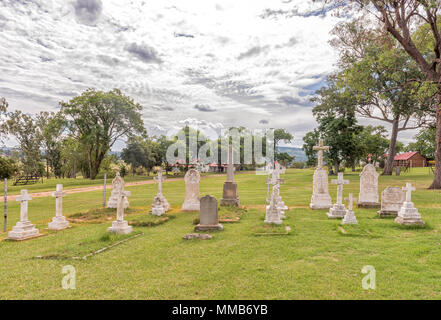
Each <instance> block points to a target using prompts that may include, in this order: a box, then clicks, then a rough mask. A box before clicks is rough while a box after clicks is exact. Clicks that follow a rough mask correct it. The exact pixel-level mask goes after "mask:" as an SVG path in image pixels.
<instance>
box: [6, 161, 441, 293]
mask: <svg viewBox="0 0 441 320" xmlns="http://www.w3.org/2000/svg"><path fill="white" fill-rule="evenodd" d="M312 175H313V171H312V170H288V171H287V174H286V175H284V176H283V178H284V179H285V184H283V185H282V186H281V195H282V197H283V200H284V201H285V203H286V204H287V205H288V206H289V207H290V210H289V211H287V213H286V215H287V219H286V220H284V225H285V226H290V227H291V232H290V233H289V234H288V235H273V236H270V235H267V236H257V235H255V234H254V232H255V231H256V230H259V231H261V230H264V228H262V226H263V219H264V215H265V214H264V204H265V198H266V190H267V186H266V184H265V180H266V176H260V175H255V174H254V173H252V172H251V173H244V174H239V175H236V177H235V179H236V181H237V182H238V186H239V195H240V198H241V202H242V204H243V205H244V206H245V207H246V208H247V212H246V213H244V214H243V215H242V216H241V220H240V221H239V222H238V223H225V224H224V230H223V231H221V232H214V233H212V235H213V236H214V238H213V239H211V240H205V241H200V240H189V241H188V240H183V239H182V237H183V236H184V235H185V234H187V233H190V232H192V231H193V227H194V225H193V221H194V219H195V218H196V217H197V213H194V212H193V213H192V212H187V213H182V212H180V210H179V208H180V206H181V205H182V202H183V199H184V195H185V187H184V182H183V181H182V180H181V181H169V182H166V183H164V194H165V196H166V198H167V199H168V200H169V202H170V204H171V205H172V207H173V210H172V211H171V213H170V214H169V215H168V216H167V218H168V219H164V221H157V220H155V219H154V218H152V217H151V216H148V210H149V208H150V205H151V203H152V201H153V196H154V195H155V194H156V190H157V186H156V185H155V184H150V185H142V186H134V187H127V190H130V191H132V196H131V197H130V198H129V201H130V205H131V209H130V210H128V215H127V219H128V220H136V221H138V222H148V223H146V225H149V226H136V227H134V235H137V237H135V238H133V239H130V240H127V241H126V242H123V243H121V244H119V245H117V246H115V247H113V248H110V249H108V250H106V251H104V252H102V253H99V254H96V255H94V256H92V257H90V258H88V259H87V260H77V259H74V258H75V257H81V256H84V255H86V254H87V253H89V252H92V251H96V250H99V249H101V248H103V247H106V246H109V245H111V244H113V243H115V242H116V241H119V240H124V238H127V237H113V236H112V237H111V236H109V235H108V234H107V232H106V229H107V228H108V227H109V226H110V224H111V220H112V216H111V215H112V214H113V212H112V210H106V211H105V212H101V211H100V210H95V211H92V212H98V214H97V216H98V215H99V214H101V213H102V216H103V217H104V218H103V219H104V220H102V221H99V219H98V220H97V221H93V220H92V221H85V222H83V223H73V224H72V226H73V227H72V228H70V229H68V230H64V231H60V232H48V231H47V230H44V228H46V227H47V224H48V222H49V221H50V220H51V218H52V217H53V216H54V214H55V213H54V212H55V199H54V198H52V197H45V198H35V199H34V200H32V201H30V202H29V218H30V220H31V221H32V222H33V223H36V224H37V227H38V228H39V229H40V232H41V233H42V234H44V236H42V237H40V238H35V239H32V240H28V241H24V242H10V241H1V242H0V261H1V264H0V288H1V290H0V298H2V299H440V298H441V201H440V195H441V192H440V191H433V190H427V187H428V186H429V185H430V183H431V180H432V176H431V175H430V173H429V171H428V169H427V168H421V169H413V170H412V171H411V172H409V173H404V174H402V175H401V176H400V177H395V176H390V177H384V176H380V178H379V179H380V188H379V189H380V192H381V190H383V189H384V188H385V187H386V186H389V185H390V186H404V184H405V183H406V182H412V183H413V184H414V185H415V186H416V188H417V191H416V192H414V193H413V198H412V200H413V202H414V203H415V205H416V207H417V208H418V209H419V211H420V213H421V215H422V217H423V220H424V221H425V222H426V228H424V229H419V228H409V227H407V228H406V227H402V226H400V225H397V224H395V223H394V221H393V219H380V218H378V217H377V215H376V209H357V210H355V214H356V216H357V219H358V221H359V226H343V227H341V226H340V224H339V223H340V222H339V221H335V220H329V219H328V218H327V216H326V214H325V213H326V211H324V210H321V211H320V210H319V211H313V210H310V209H309V201H310V197H311V192H312ZM345 178H346V179H349V180H350V182H351V183H350V184H349V185H345V188H344V196H345V197H347V195H348V193H349V192H353V193H354V195H355V196H356V195H358V190H359V172H355V173H352V172H349V171H346V173H345ZM224 180H225V177H224V176H212V177H209V178H205V179H202V180H201V185H200V191H201V196H203V195H205V194H212V195H214V196H216V197H217V198H218V199H219V198H220V197H221V192H222V183H223V182H224ZM50 181H54V182H53V186H55V184H56V182H57V181H55V180H50ZM81 181H84V180H78V184H82V182H81ZM51 183H52V182H51ZM84 183H85V184H87V183H89V182H88V181H84ZM0 187H2V185H0ZM73 187H74V185H73V184H72V185H69V186H65V189H69V188H73ZM29 189H30V191H31V192H32V190H33V189H32V188H29ZM330 192H331V196H332V198H333V200H334V201H335V197H336V195H335V194H336V186H335V185H331V186H330ZM109 195H110V191H108V196H109ZM101 199H102V191H93V192H87V193H77V194H71V195H68V196H67V197H65V198H64V200H63V204H64V214H65V215H66V216H68V217H69V216H73V217H78V216H82V215H80V214H79V213H83V216H84V215H86V216H87V214H92V213H91V212H89V210H90V209H93V208H95V209H98V208H99V207H100V204H101V202H102V200H101ZM8 206H9V210H8V213H9V215H8V229H10V228H11V227H12V226H13V225H14V224H15V223H16V222H17V220H18V218H19V206H18V203H17V202H16V201H10V202H8ZM100 212H101V213H100ZM109 215H110V216H109ZM150 223H151V224H150ZM139 225H142V224H139ZM1 227H2V229H3V225H2V226H1ZM6 236H7V235H6V234H4V233H3V234H0V240H4V239H5V238H6ZM37 256H40V257H44V259H39V258H35V257H37ZM66 265H72V266H74V267H75V269H76V289H75V290H64V289H63V288H62V286H61V282H62V279H63V277H64V274H63V273H62V268H63V267H64V266H66ZM366 265H371V266H374V267H375V269H376V289H375V290H364V289H363V288H362V285H361V283H362V279H363V277H364V276H365V274H363V273H362V272H361V270H362V268H363V266H366Z"/></svg>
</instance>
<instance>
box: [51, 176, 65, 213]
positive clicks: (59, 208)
mask: <svg viewBox="0 0 441 320" xmlns="http://www.w3.org/2000/svg"><path fill="white" fill-rule="evenodd" d="M65 196H66V192H64V191H63V185H62V184H57V191H55V192H52V197H55V216H57V217H60V216H62V215H63V197H65Z"/></svg>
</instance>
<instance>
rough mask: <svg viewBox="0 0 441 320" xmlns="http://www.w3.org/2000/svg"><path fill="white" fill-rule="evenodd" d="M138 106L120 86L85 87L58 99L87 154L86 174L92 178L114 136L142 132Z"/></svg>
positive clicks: (71, 128) (114, 139)
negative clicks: (69, 97)
mask: <svg viewBox="0 0 441 320" xmlns="http://www.w3.org/2000/svg"><path fill="white" fill-rule="evenodd" d="M141 111H142V107H141V105H140V104H138V103H135V102H134V100H133V99H131V98H130V97H128V96H125V95H124V94H123V93H122V92H121V91H120V90H118V89H114V90H111V91H109V92H103V91H97V90H95V89H89V90H86V91H85V92H84V93H83V94H82V95H80V96H78V97H75V98H73V99H72V100H70V101H69V102H61V112H62V113H63V114H64V115H65V116H66V118H67V120H68V125H69V129H70V131H71V133H72V134H73V135H74V136H75V137H76V139H78V141H79V143H80V145H81V148H82V149H83V150H84V151H85V153H86V156H87V169H88V170H87V172H85V175H86V177H88V178H90V179H95V178H96V176H97V174H98V172H99V169H100V165H101V162H102V161H103V159H104V157H105V156H106V154H107V153H108V151H109V150H110V149H111V148H112V146H113V145H114V144H115V142H116V141H117V140H118V139H122V138H124V137H130V136H133V135H143V134H145V128H144V124H143V121H142V119H141Z"/></svg>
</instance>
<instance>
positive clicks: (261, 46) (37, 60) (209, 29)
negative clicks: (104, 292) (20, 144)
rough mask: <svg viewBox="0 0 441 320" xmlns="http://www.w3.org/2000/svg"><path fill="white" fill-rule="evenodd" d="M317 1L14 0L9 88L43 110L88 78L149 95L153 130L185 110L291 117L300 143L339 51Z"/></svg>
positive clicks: (28, 107) (3, 64) (6, 48)
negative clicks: (313, 101) (316, 95)
mask: <svg viewBox="0 0 441 320" xmlns="http://www.w3.org/2000/svg"><path fill="white" fill-rule="evenodd" d="M317 8H319V9H320V8H322V4H320V3H319V4H317V3H312V2H311V1H309V0H305V1H295V2H294V1H292V2H286V1H285V2H271V3H270V2H269V1H265V0H243V1H236V0H223V1H222V2H220V1H218V2H216V1H210V0H199V1H178V0H163V1H152V2H148V1H129V0H126V1H121V0H106V1H101V0H70V1H62V0H40V1H26V2H25V1H16V0H4V1H1V2H0V12H1V14H0V28H1V29H2V30H1V32H0V74H2V77H1V78H0V96H5V97H6V98H7V99H8V100H9V102H10V106H11V108H12V109H23V110H25V111H27V112H36V111H40V110H49V109H55V108H56V107H57V104H58V101H60V100H69V99H70V98H71V97H72V96H74V95H76V94H80V93H81V92H82V91H83V90H85V89H87V88H89V87H95V88H97V89H101V90H109V89H112V88H114V87H118V88H121V89H122V90H123V91H124V92H125V93H126V94H129V95H131V96H132V97H133V98H135V100H137V101H138V102H140V103H141V104H142V105H143V106H144V111H143V115H144V118H145V124H146V126H147V128H148V129H149V130H150V131H151V132H159V131H158V130H159V129H158V128H161V129H163V130H165V131H167V130H169V129H170V128H175V127H179V125H181V124H182V123H181V122H180V121H183V120H186V119H196V120H197V121H205V123H206V125H207V126H208V127H210V126H211V127H213V128H220V126H222V127H226V128H228V127H230V126H241V125H242V126H246V127H248V128H259V127H262V126H271V127H282V126H283V127H286V128H289V129H290V130H291V131H292V132H295V134H296V142H295V144H296V145H301V136H300V135H301V134H304V132H306V131H308V130H311V129H312V128H313V127H314V126H315V121H314V119H313V117H312V114H311V107H310V106H308V104H309V98H310V95H311V94H312V93H313V91H314V90H315V87H314V86H317V85H318V84H320V83H322V81H323V79H324V78H325V77H326V75H328V74H329V73H330V72H332V70H333V69H334V66H333V65H334V63H335V61H336V54H335V53H334V52H333V51H332V49H331V48H330V46H329V45H328V43H327V41H328V39H329V31H330V30H331V29H332V27H333V26H334V25H335V24H336V23H337V22H338V21H339V20H338V18H337V17H333V16H331V15H330V14H324V15H323V14H321V12H320V11H317ZM267 9H270V10H271V11H268V10H267ZM265 12H273V14H272V15H270V16H268V17H266V18H262V14H263V13H265ZM278 12H279V13H281V14H278ZM286 12H290V14H288V15H286V14H284V13H286ZM311 88H313V89H311ZM195 106H199V107H198V108H195ZM201 111H210V112H201ZM262 120H264V121H262ZM266 122H268V123H266ZM297 132H299V135H297ZM298 141H300V143H299V142H298Z"/></svg>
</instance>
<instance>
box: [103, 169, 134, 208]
mask: <svg viewBox="0 0 441 320" xmlns="http://www.w3.org/2000/svg"><path fill="white" fill-rule="evenodd" d="M122 191H124V179H123V178H122V177H121V175H120V174H119V172H117V173H116V175H115V178H114V179H113V180H112V191H111V193H110V198H109V201H108V202H107V208H114V209H115V208H118V201H119V194H120V193H121V192H122ZM128 207H129V201H128V200H127V198H125V200H124V209H126V208H128Z"/></svg>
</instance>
